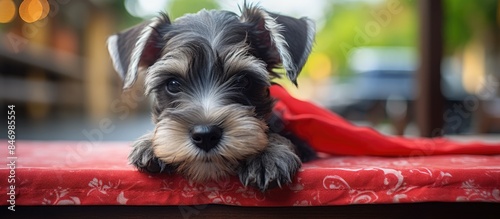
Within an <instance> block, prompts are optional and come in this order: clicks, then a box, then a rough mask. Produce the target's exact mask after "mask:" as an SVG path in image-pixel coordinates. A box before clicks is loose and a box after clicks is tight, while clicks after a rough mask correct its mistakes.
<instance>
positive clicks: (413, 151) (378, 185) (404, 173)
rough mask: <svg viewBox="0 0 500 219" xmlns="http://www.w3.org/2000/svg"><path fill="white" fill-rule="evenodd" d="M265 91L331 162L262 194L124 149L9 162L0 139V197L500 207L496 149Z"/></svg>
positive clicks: (61, 152)
mask: <svg viewBox="0 0 500 219" xmlns="http://www.w3.org/2000/svg"><path fill="white" fill-rule="evenodd" d="M271 92H272V95H273V96H275V97H276V98H278V99H279V102H278V104H277V105H276V111H278V112H280V113H281V114H282V116H283V118H284V119H285V122H286V128H287V129H289V130H291V131H294V132H295V133H297V134H298V135H300V136H301V137H302V138H303V139H305V140H307V141H308V142H309V143H310V144H311V145H312V146H313V147H314V148H315V149H316V150H318V151H320V152H324V153H328V154H331V155H333V156H329V157H325V158H321V159H319V160H316V161H312V162H309V163H306V164H304V165H303V167H302V168H301V170H300V171H299V172H298V174H297V176H296V177H295V179H294V180H293V182H292V184H290V185H286V186H284V187H283V188H281V189H280V188H276V189H272V190H270V191H267V192H265V193H261V192H259V191H258V190H255V189H253V188H246V187H243V186H242V184H241V183H240V182H239V180H238V179H237V177H233V178H231V179H230V180H227V181H223V182H209V183H204V184H195V183H192V182H190V181H188V180H186V179H184V178H183V177H182V176H179V175H165V174H163V175H153V176H151V175H148V174H145V173H140V172H138V171H137V170H135V169H134V168H133V167H132V166H130V165H127V155H128V153H129V151H130V146H129V143H128V142H127V143H125V142H122V143H109V142H108V143H102V142H39V141H18V142H16V150H15V152H16V153H15V156H16V157H17V158H16V159H10V158H8V157H9V155H8V154H7V153H8V151H7V140H1V142H0V157H2V159H3V160H4V161H6V162H7V163H9V162H11V161H15V162H14V163H15V166H14V167H15V169H14V170H12V169H10V167H12V165H10V166H9V165H2V166H0V190H1V191H3V192H2V193H1V194H0V199H1V200H9V198H10V195H8V194H7V193H11V189H10V186H15V189H14V193H15V204H16V205H202V204H210V203H217V204H227V205H241V206H319V205H346V204H355V203H411V202H429V201H445V202H457V201H487V202H500V143H496V144H486V143H481V142H471V143H458V142H453V141H450V140H446V139H423V138H413V139H408V138H402V137H388V136H384V135H381V134H379V133H378V132H376V131H374V130H372V129H370V128H363V127H357V126H354V125H352V124H350V123H349V122H347V121H345V120H343V119H342V118H340V117H338V116H336V115H335V114H332V113H330V112H328V111H326V110H324V109H321V108H319V107H316V106H315V105H313V104H311V103H308V102H303V101H299V100H297V99H294V98H292V97H291V96H289V95H288V93H287V92H286V91H285V90H284V89H283V88H281V87H278V86H273V88H272V90H271ZM299 130H300V131H299ZM367 155H376V156H367ZM417 155H433V156H417ZM6 158H7V159H6ZM11 176H13V178H14V179H15V182H13V183H11V182H9V181H8V179H10V178H9V177H11ZM8 204H9V203H8V202H5V201H2V205H8Z"/></svg>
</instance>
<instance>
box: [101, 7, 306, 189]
mask: <svg viewBox="0 0 500 219" xmlns="http://www.w3.org/2000/svg"><path fill="white" fill-rule="evenodd" d="M313 38H314V25H313V23H312V21H310V20H309V19H307V18H301V19H295V18H291V17H287V16H282V15H277V14H273V13H269V12H267V11H265V10H263V9H261V8H259V7H254V6H244V7H243V8H242V11H241V15H237V14H235V13H232V12H228V11H221V10H211V11H207V10H202V11H200V12H198V13H196V14H188V15H185V16H183V17H181V18H178V19H177V20H175V21H174V22H171V21H170V19H169V18H168V16H167V15H161V16H159V17H157V18H154V19H153V20H152V21H149V22H145V23H143V24H139V25H137V26H135V27H132V28H131V29H129V30H126V31H124V32H121V33H118V34H116V35H113V36H111V37H110V38H109V40H108V49H109V51H110V54H111V57H112V59H113V66H114V67H115V70H116V71H117V72H118V73H119V74H120V76H121V77H122V78H123V79H124V89H128V88H130V87H132V86H133V85H134V83H135V82H136V81H137V78H139V77H144V88H145V92H146V94H147V95H151V96H152V97H153V99H154V103H153V109H152V113H153V122H154V124H155V130H154V131H153V132H152V133H148V134H146V135H144V136H143V137H141V138H140V139H139V140H137V141H136V142H135V143H134V145H133V150H132V152H131V153H130V156H129V160H130V163H132V164H134V165H135V166H136V167H137V168H138V169H139V170H142V171H146V172H178V173H181V174H183V175H184V176H186V177H187V178H189V179H191V180H194V181H197V182H203V181H207V180H222V179H225V178H227V177H228V176H230V175H239V177H240V180H241V182H242V183H243V184H244V185H252V186H256V187H257V188H259V189H261V190H266V189H268V188H269V187H272V186H274V185H278V186H281V185H283V184H287V183H289V182H291V180H292V178H293V176H294V175H295V173H296V172H297V170H298V169H299V168H300V166H301V159H300V158H302V160H303V161H304V160H309V159H312V158H314V157H315V153H314V152H313V151H312V150H311V149H310V148H309V147H308V146H307V145H306V143H305V142H302V141H300V139H297V138H296V137H294V136H293V135H291V134H290V133H286V132H285V131H284V130H283V129H282V127H283V125H282V124H280V122H281V120H280V119H279V116H277V114H274V113H273V111H272V109H273V103H274V100H273V99H272V97H271V96H270V95H269V87H270V86H271V82H270V81H271V79H272V78H273V77H277V76H279V75H278V74H277V73H275V72H273V69H275V68H278V67H283V68H284V69H285V71H286V74H287V77H288V78H289V79H290V80H291V81H292V82H293V83H296V80H297V76H298V74H299V72H300V70H301V69H302V66H303V65H304V63H305V61H306V60H307V57H308V55H309V53H310V51H311V47H312V43H313ZM277 127H278V128H277ZM283 136H285V137H283ZM290 140H292V141H293V142H291V141H290ZM299 157H300V158H299Z"/></svg>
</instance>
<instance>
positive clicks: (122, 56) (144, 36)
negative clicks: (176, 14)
mask: <svg viewBox="0 0 500 219" xmlns="http://www.w3.org/2000/svg"><path fill="white" fill-rule="evenodd" d="M165 24H167V25H169V24H170V19H169V18H168V16H167V15H165V14H162V16H159V17H157V18H154V19H152V20H150V21H145V22H143V23H141V24H138V25H136V26H134V27H131V28H129V29H127V30H125V31H122V32H120V33H118V34H115V35H112V36H110V37H109V38H108V41H107V44H108V51H109V54H110V56H111V59H112V61H113V67H114V68H115V70H116V71H117V72H118V74H119V75H120V77H121V78H122V79H123V81H124V82H123V89H127V88H130V87H132V85H133V84H134V82H135V81H136V80H137V77H138V74H139V71H140V69H141V67H145V68H147V67H149V66H151V65H152V64H154V63H155V61H156V60H157V59H158V58H159V56H160V53H161V49H162V40H161V36H160V34H159V33H158V31H157V28H158V27H159V26H160V25H165Z"/></svg>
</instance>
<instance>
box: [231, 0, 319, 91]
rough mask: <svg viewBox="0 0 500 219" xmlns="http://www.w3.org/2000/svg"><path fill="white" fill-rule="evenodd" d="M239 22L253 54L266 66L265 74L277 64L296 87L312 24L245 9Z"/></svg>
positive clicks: (301, 19)
mask: <svg viewBox="0 0 500 219" xmlns="http://www.w3.org/2000/svg"><path fill="white" fill-rule="evenodd" d="M240 20H241V22H243V23H246V24H248V25H249V27H248V28H249V31H248V39H247V40H248V41H249V44H250V47H251V48H252V49H253V50H254V54H255V55H256V56H257V57H259V58H261V59H262V60H263V61H264V62H266V63H267V65H268V70H271V69H273V68H275V67H278V65H280V64H281V65H282V66H283V68H284V69H285V70H286V74H287V76H288V78H289V79H290V80H291V81H292V82H293V83H294V84H295V85H297V77H298V75H299V73H300V71H301V70H302V67H304V64H305V62H306V60H307V58H308V57H309V54H310V53H311V48H312V45H313V41H314V35H315V25H314V22H313V21H312V20H310V19H308V18H305V17H303V18H300V19H296V18H292V17H288V16H283V15H278V14H274V13H269V12H267V11H265V10H263V9H261V8H259V7H252V6H250V7H249V6H246V5H245V6H244V7H243V9H242V14H241V17H240Z"/></svg>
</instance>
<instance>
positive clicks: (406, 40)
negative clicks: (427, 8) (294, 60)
mask: <svg viewBox="0 0 500 219" xmlns="http://www.w3.org/2000/svg"><path fill="white" fill-rule="evenodd" d="M390 2H393V1H386V2H382V3H381V4H378V5H373V4H368V3H363V2H357V3H343V4H332V6H331V7H330V8H329V12H328V13H327V16H326V22H325V25H324V27H323V28H322V29H321V30H319V32H318V34H317V38H316V45H321V46H318V47H316V48H315V51H316V52H321V53H325V54H327V55H328V56H329V57H331V59H332V60H331V61H332V62H333V63H334V64H335V65H336V66H338V68H339V69H338V70H339V72H340V73H345V72H346V70H347V69H346V67H347V58H348V57H349V53H350V52H352V50H353V49H355V48H356V47H364V46H415V45H416V42H417V37H418V34H417V14H416V9H415V6H414V3H412V2H406V1H397V3H399V5H398V7H396V8H397V9H398V10H393V9H394V8H393V6H392V5H391V6H390V4H389V3H390Z"/></svg>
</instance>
